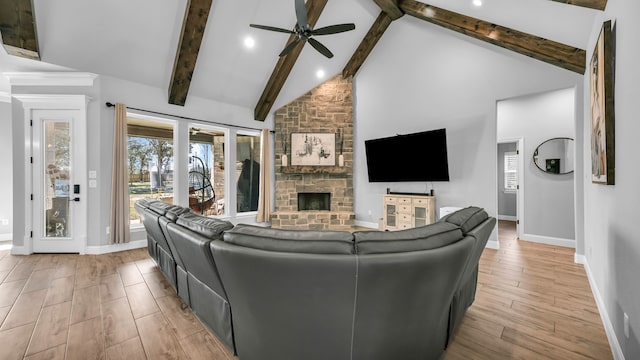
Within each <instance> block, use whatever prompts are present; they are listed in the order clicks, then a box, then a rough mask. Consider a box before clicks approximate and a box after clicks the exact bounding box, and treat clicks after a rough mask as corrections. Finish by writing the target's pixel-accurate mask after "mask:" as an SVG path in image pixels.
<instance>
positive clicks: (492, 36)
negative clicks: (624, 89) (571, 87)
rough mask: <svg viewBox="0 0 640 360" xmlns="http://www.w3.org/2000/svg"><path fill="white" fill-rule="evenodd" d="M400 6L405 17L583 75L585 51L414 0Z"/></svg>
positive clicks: (403, 0)
mask: <svg viewBox="0 0 640 360" xmlns="http://www.w3.org/2000/svg"><path fill="white" fill-rule="evenodd" d="M399 5H400V8H401V9H402V10H403V11H404V12H405V13H406V14H408V15H411V16H414V17H416V18H418V19H421V20H425V21H428V22H430V23H433V24H436V25H440V26H442V27H445V28H447V29H450V30H453V31H457V32H459V33H462V34H465V35H468V36H471V37H473V38H476V39H478V40H482V41H486V42H488V43H491V44H494V45H498V46H500V47H503V48H505V49H509V50H512V51H515V52H517V53H519V54H522V55H526V56H529V57H532V58H534V59H537V60H540V61H544V62H547V63H549V64H552V65H555V66H559V67H562V68H564V69H568V70H571V71H574V72H576V73H578V74H584V71H585V66H586V53H585V51H584V50H581V49H578V48H575V47H571V46H568V45H565V44H561V43H558V42H555V41H552V40H548V39H544V38H541V37H538V36H534V35H531V34H527V33H524V32H521V31H518V30H514V29H510V28H507V27H504V26H500V25H496V24H492V23H489V22H486V21H483V20H479V19H476V18H472V17H470V16H466V15H462V14H458V13H454V12H452V11H448V10H444V9H440V8H437V7H435V6H431V5H427V4H424V3H421V2H418V1H415V0H400V2H399Z"/></svg>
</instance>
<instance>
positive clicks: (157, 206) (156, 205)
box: [148, 200, 175, 215]
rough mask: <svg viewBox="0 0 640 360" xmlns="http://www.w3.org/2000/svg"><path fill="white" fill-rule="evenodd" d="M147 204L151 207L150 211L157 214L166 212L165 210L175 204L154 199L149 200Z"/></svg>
mask: <svg viewBox="0 0 640 360" xmlns="http://www.w3.org/2000/svg"><path fill="white" fill-rule="evenodd" d="M148 206H149V209H151V211H153V212H154V213H156V214H158V215H164V214H166V213H167V210H169V209H170V208H172V207H174V206H175V205H173V204H167V203H166V202H164V201H160V200H156V201H151V202H150V203H149V205H148Z"/></svg>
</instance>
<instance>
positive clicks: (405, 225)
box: [383, 194, 436, 230]
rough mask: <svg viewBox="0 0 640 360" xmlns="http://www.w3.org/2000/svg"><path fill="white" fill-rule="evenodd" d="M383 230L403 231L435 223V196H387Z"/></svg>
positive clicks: (384, 199)
mask: <svg viewBox="0 0 640 360" xmlns="http://www.w3.org/2000/svg"><path fill="white" fill-rule="evenodd" d="M383 206H384V210H383V212H384V219H383V221H384V223H383V230H402V229H409V228H414V227H418V226H423V225H427V224H431V223H433V222H435V219H436V198H435V196H428V195H418V194H415V195H414V194H385V195H384V196H383Z"/></svg>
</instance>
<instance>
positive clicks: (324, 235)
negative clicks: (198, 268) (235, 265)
mask: <svg viewBox="0 0 640 360" xmlns="http://www.w3.org/2000/svg"><path fill="white" fill-rule="evenodd" d="M224 241H225V242H228V243H230V244H235V245H238V246H242V247H248V248H253V249H260V250H267V251H281V252H289V253H306V254H353V253H354V247H353V235H352V234H351V233H349V232H347V231H313V230H283V229H272V228H265V227H259V226H253V225H244V224H239V225H237V226H236V227H235V228H233V230H231V231H227V232H226V233H225V234H224Z"/></svg>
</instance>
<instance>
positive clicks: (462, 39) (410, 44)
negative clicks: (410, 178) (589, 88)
mask: <svg viewBox="0 0 640 360" xmlns="http://www.w3.org/2000/svg"><path fill="white" fill-rule="evenodd" d="M581 82H582V76H581V75H578V74H575V73H572V72H570V71H567V70H563V69H560V68H558V67H555V66H552V65H548V64H546V63H542V62H539V61H536V60H533V59H530V58H527V57H525V56H521V55H518V54H515V53H513V52H510V51H507V50H504V49H502V48H499V47H496V46H492V45H489V44H485V43H483V42H480V41H477V40H474V39H471V38H469V37H466V36H464V35H460V34H457V33H454V32H452V31H448V30H446V29H443V28H440V27H437V26H435V25H431V24H428V23H426V22H424V21H420V20H418V19H414V18H411V17H409V16H405V17H403V18H402V19H401V21H396V22H394V23H393V24H391V26H390V27H389V29H388V30H387V32H386V33H385V35H384V36H383V37H382V39H381V40H380V42H379V43H378V45H377V46H376V48H375V49H374V50H373V52H372V54H371V55H370V56H369V58H368V59H367V61H366V62H365V64H364V65H363V67H362V68H361V69H360V72H359V73H358V74H357V75H356V79H355V85H354V87H355V89H356V95H355V103H356V111H355V119H356V120H355V130H354V131H355V140H354V148H355V156H354V188H355V212H356V218H357V219H358V220H362V221H376V219H378V218H380V217H381V216H382V194H383V193H384V192H385V190H386V188H387V187H390V188H391V189H392V190H395V191H406V192H424V191H425V190H426V188H429V187H430V184H425V183H369V182H368V178H367V169H366V158H365V153H364V141H365V140H367V139H372V138H378V137H383V136H389V135H393V134H397V133H403V134H406V133H411V132H416V131H424V130H431V129H438V128H443V127H444V128H446V129H447V142H448V150H449V154H448V156H449V171H450V175H451V181H449V182H437V183H433V186H434V188H435V194H436V197H437V203H436V204H437V205H436V207H437V208H439V207H442V206H467V205H477V206H481V207H483V208H485V209H486V210H487V211H488V212H489V214H491V215H492V216H496V215H497V192H496V191H497V179H496V174H497V166H496V157H497V149H496V143H497V141H496V140H497V137H496V101H497V100H498V99H505V98H510V97H514V96H519V95H525V94H531V93H538V92H542V91H548V90H553V89H559V88H568V87H573V86H575V85H576V84H578V83H581ZM411 156H415V157H416V159H417V160H418V161H419V162H420V164H419V166H428V163H429V158H428V156H427V155H426V154H412V155H411ZM369 210H371V213H372V215H368V211H369ZM490 240H493V241H496V236H495V232H494V234H493V235H492V238H491V239H490Z"/></svg>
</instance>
